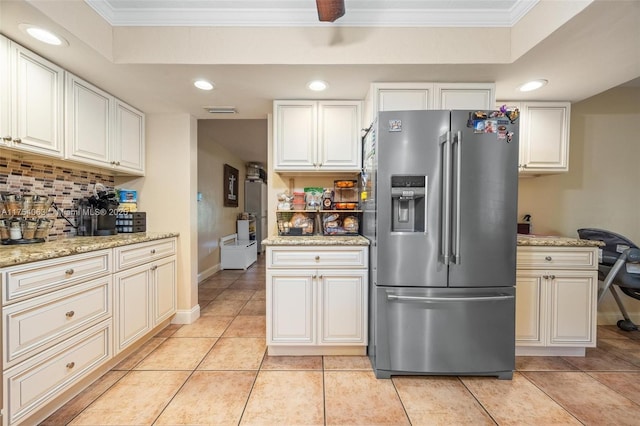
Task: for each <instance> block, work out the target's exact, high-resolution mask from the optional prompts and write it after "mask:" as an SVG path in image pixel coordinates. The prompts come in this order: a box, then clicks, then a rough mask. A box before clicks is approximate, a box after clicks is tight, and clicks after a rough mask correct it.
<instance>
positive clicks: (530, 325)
mask: <svg viewBox="0 0 640 426" xmlns="http://www.w3.org/2000/svg"><path fill="white" fill-rule="evenodd" d="M542 275H543V272H541V271H523V270H518V271H517V275H516V345H522V346H544V344H545V337H546V333H545V324H546V321H545V319H544V318H545V303H544V300H545V297H546V296H545V287H544V284H545V280H543V279H542Z"/></svg>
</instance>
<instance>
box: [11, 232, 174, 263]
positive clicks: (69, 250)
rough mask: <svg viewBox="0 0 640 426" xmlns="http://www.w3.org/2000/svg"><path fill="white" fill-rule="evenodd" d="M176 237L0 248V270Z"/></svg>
mask: <svg viewBox="0 0 640 426" xmlns="http://www.w3.org/2000/svg"><path fill="white" fill-rule="evenodd" d="M179 236H180V233H178V232H136V233H130V234H118V235H110V236H103V237H70V238H62V239H59V240H53V241H48V242H45V243H36V244H24V245H0V268H8V267H11V266H18V265H23V264H27V263H32V262H38V261H41V260H49V259H56V258H60V257H65V256H72V255H74V254H82V253H89V252H92V251H98V250H104V249H110V248H115V247H122V246H126V245H131V244H138V243H145V242H148V241H155V240H162V239H165V238H173V237H179Z"/></svg>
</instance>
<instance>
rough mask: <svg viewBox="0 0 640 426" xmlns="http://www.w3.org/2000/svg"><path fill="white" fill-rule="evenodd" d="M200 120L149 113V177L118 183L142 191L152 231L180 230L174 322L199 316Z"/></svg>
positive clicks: (143, 208)
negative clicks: (197, 207)
mask: <svg viewBox="0 0 640 426" xmlns="http://www.w3.org/2000/svg"><path fill="white" fill-rule="evenodd" d="M196 135H197V121H196V120H195V119H194V118H193V117H191V116H190V115H189V114H148V115H147V116H146V139H147V146H146V175H145V177H144V178H134V179H129V178H123V177H121V178H116V185H117V186H118V187H126V188H128V189H135V190H137V191H138V210H140V211H145V212H147V231H149V232H179V233H180V236H179V237H178V271H177V272H178V313H177V315H176V317H175V318H174V322H178V323H190V322H193V321H195V320H196V319H197V318H198V317H199V315H200V311H199V306H198V288H197V228H196V224H197V210H196V181H197V167H198V165H197V138H196Z"/></svg>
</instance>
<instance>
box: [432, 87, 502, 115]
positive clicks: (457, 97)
mask: <svg viewBox="0 0 640 426" xmlns="http://www.w3.org/2000/svg"><path fill="white" fill-rule="evenodd" d="M494 87H495V85H494V84H492V83H475V84H474V83H438V84H436V85H435V94H436V96H435V98H436V102H435V109H480V110H487V109H493V105H494V103H495V95H494V90H495V89H494Z"/></svg>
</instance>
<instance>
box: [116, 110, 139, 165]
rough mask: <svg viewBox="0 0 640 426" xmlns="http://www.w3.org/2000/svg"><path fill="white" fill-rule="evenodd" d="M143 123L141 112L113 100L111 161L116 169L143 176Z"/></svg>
mask: <svg viewBox="0 0 640 426" xmlns="http://www.w3.org/2000/svg"><path fill="white" fill-rule="evenodd" d="M144 122H145V116H144V114H143V113H142V112H141V111H138V110H137V109H135V108H133V107H132V106H130V105H127V104H125V103H124V102H121V101H119V100H117V99H116V100H115V123H114V135H113V161H114V163H115V166H116V169H118V170H121V171H124V172H130V173H132V174H136V175H144V166H145V164H144V152H145V131H144Z"/></svg>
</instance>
